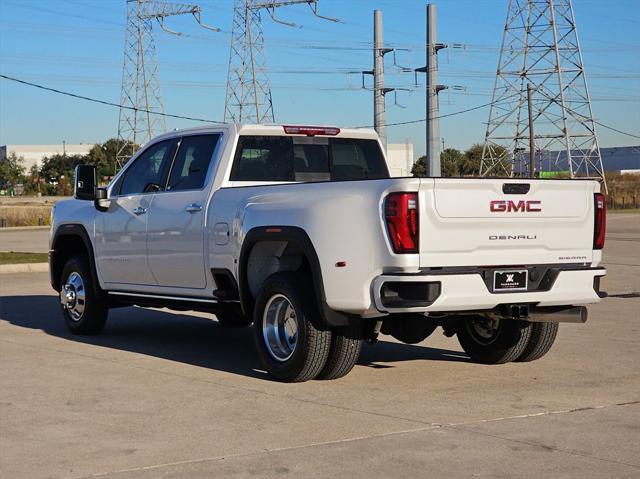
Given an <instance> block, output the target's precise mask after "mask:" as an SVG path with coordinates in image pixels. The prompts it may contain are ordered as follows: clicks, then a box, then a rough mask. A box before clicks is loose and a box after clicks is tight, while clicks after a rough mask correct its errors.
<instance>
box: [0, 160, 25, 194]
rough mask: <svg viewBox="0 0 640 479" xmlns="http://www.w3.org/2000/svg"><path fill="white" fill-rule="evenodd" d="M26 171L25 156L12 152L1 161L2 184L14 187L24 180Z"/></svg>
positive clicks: (4, 186)
mask: <svg viewBox="0 0 640 479" xmlns="http://www.w3.org/2000/svg"><path fill="white" fill-rule="evenodd" d="M24 172H25V167H24V158H23V157H22V156H17V155H16V154H15V152H11V153H10V154H9V155H8V156H7V157H6V158H5V159H4V160H2V161H0V186H1V187H2V188H11V189H13V188H14V187H15V185H17V184H19V183H23V182H24V180H25V177H24Z"/></svg>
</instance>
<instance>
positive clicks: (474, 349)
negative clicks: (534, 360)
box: [457, 316, 531, 364]
mask: <svg viewBox="0 0 640 479" xmlns="http://www.w3.org/2000/svg"><path fill="white" fill-rule="evenodd" d="M484 324H486V322H485V320H484V319H483V318H482V317H481V316H478V317H472V318H469V319H465V320H464V322H463V323H462V324H461V325H460V328H459V329H458V332H457V335H458V341H459V342H460V346H462V349H464V351H465V352H466V353H467V354H468V355H469V357H470V358H471V360H473V361H475V362H478V363H482V364H504V363H508V362H511V361H515V360H516V359H517V358H519V357H520V355H521V354H522V353H523V352H524V350H525V348H526V346H527V344H528V342H529V338H530V336H531V328H529V327H528V325H527V323H526V322H524V321H516V320H512V319H503V320H500V321H499V323H498V326H497V328H495V329H493V330H492V331H491V332H490V333H487V335H486V336H485V337H483V336H481V335H480V334H479V333H478V329H477V326H476V325H484Z"/></svg>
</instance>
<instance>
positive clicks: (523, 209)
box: [50, 125, 606, 382]
mask: <svg viewBox="0 0 640 479" xmlns="http://www.w3.org/2000/svg"><path fill="white" fill-rule="evenodd" d="M605 215H606V210H605V199H604V196H603V195H602V194H601V193H600V184H599V183H598V182H597V181H593V180H586V179H585V180H552V179H524V178H391V177H390V176H389V171H388V168H387V165H386V161H385V154H384V149H383V147H382V145H381V143H380V140H379V138H378V136H377V135H376V133H375V132H374V131H372V130H366V129H339V128H335V127H315V126H314V127H309V126H288V125H284V126H277V125H273V126H265V125H216V126H207V127H203V128H196V129H188V130H182V131H174V132H171V133H167V134H164V135H162V136H159V137H157V138H155V139H154V140H152V141H150V142H149V143H148V144H146V145H144V147H142V148H141V149H140V150H139V151H138V152H137V153H136V154H135V155H134V156H133V157H132V158H131V159H130V161H129V162H128V163H127V164H126V165H125V166H124V168H122V170H121V171H120V172H119V173H118V174H117V175H116V176H115V177H114V179H113V180H112V181H111V183H110V184H109V185H108V186H107V187H106V188H104V187H102V188H100V187H97V185H96V173H95V169H94V168H93V167H90V166H87V165H80V166H79V167H78V168H77V170H76V178H75V195H74V198H73V199H70V200H68V201H62V202H59V203H57V204H56V206H55V208H54V210H53V212H52V228H51V239H50V271H51V284H52V286H53V288H54V289H55V290H56V291H58V292H59V294H60V301H61V309H62V315H63V317H64V319H65V321H66V324H67V326H68V328H69V329H70V330H71V331H72V332H74V333H79V334H96V333H99V332H100V331H101V330H102V329H103V327H104V325H105V321H106V319H107V315H108V311H109V309H110V308H112V307H118V306H127V305H138V306H149V307H167V308H172V309H177V310H197V311H205V312H210V313H212V314H215V316H216V318H217V320H218V321H219V322H220V324H222V325H223V326H229V327H246V326H250V325H251V324H253V329H254V331H255V342H256V347H257V349H258V352H259V355H260V358H261V360H262V362H263V364H264V367H265V369H266V370H267V371H268V372H269V373H270V374H271V375H273V376H274V377H275V378H277V379H279V380H282V381H289V382H293V381H305V380H309V379H313V378H319V379H335V378H338V377H341V376H344V375H345V374H347V373H348V372H349V371H350V370H351V369H352V368H353V366H354V364H355V363H356V361H357V359H358V356H359V354H360V350H361V347H362V343H363V342H364V341H366V342H369V343H375V341H376V338H377V337H378V335H379V334H380V333H383V334H389V335H392V336H394V337H395V338H397V339H398V340H400V341H402V342H405V343H412V344H413V343H418V342H421V341H423V340H424V339H425V338H426V337H428V336H429V335H430V334H431V333H432V332H433V331H434V330H435V329H436V328H438V327H442V328H443V330H444V333H445V334H446V335H448V336H452V335H457V337H458V339H459V342H460V344H461V346H462V348H463V349H464V350H465V352H466V353H467V354H468V355H469V356H470V357H471V359H472V360H474V361H477V362H480V363H490V364H497V363H505V362H509V361H532V360H535V359H538V358H540V357H542V356H543V355H544V354H546V353H547V352H548V351H549V349H550V348H551V346H552V344H553V342H554V340H555V338H556V333H557V330H558V323H559V322H563V321H564V322H577V323H583V322H585V321H586V318H587V311H586V308H585V305H588V304H591V303H596V302H598V301H600V299H601V297H603V296H604V295H605V293H603V292H601V291H600V278H602V276H604V275H605V274H606V271H605V269H604V268H602V267H601V266H599V264H600V262H601V250H602V247H603V245H604V236H605V223H606V218H605Z"/></svg>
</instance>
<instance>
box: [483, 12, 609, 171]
mask: <svg viewBox="0 0 640 479" xmlns="http://www.w3.org/2000/svg"><path fill="white" fill-rule="evenodd" d="M527 90H529V98H527ZM529 111H530V112H531V114H529V113H528V112H529ZM534 127H535V128H534ZM534 130H535V133H534V134H533V135H531V133H530V132H534ZM531 136H533V141H530V140H531ZM530 145H533V148H532V147H531V146H530ZM531 150H533V153H532V152H531ZM532 167H533V169H534V170H535V171H532ZM548 171H564V172H568V173H569V175H570V176H571V177H572V178H574V177H577V176H581V177H591V178H597V179H600V180H602V181H603V182H604V171H603V166H602V159H601V157H600V148H599V146H598V139H597V137H596V131H595V124H594V119H593V113H592V110H591V100H590V98H589V92H588V90H587V83H586V79H585V74H584V65H583V61H582V53H581V51H580V44H579V42H578V35H577V32H576V24H575V17H574V14H573V5H572V2H571V0H510V1H509V7H508V11H507V20H506V24H505V29H504V36H503V39H502V47H501V51H500V60H499V63H498V71H497V76H496V81H495V86H494V91H493V100H492V105H491V110H490V112H489V122H488V124H487V130H486V136H485V143H484V148H483V152H482V164H481V167H480V174H481V176H531V177H533V176H534V175H535V174H536V172H538V173H540V172H548Z"/></svg>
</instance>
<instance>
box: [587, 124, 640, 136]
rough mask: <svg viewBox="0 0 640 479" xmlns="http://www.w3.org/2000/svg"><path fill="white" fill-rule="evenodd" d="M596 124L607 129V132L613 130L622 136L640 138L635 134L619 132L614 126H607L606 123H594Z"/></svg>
mask: <svg viewBox="0 0 640 479" xmlns="http://www.w3.org/2000/svg"><path fill="white" fill-rule="evenodd" d="M594 123H595V124H597V125H600V126H601V127H603V128H606V129H607V130H611V131H615V132H616V133H620V134H621V135H627V136H630V137H632V138H640V136H639V135H634V134H633V133H627V132H626V131H622V130H618V129H617V128H614V127H612V126H609V125H605V124H604V123H601V122H599V121H594Z"/></svg>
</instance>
